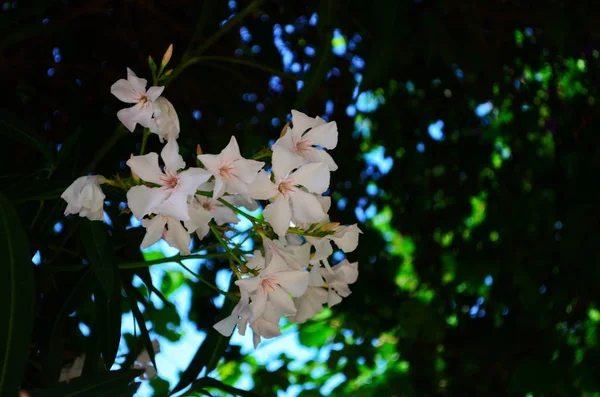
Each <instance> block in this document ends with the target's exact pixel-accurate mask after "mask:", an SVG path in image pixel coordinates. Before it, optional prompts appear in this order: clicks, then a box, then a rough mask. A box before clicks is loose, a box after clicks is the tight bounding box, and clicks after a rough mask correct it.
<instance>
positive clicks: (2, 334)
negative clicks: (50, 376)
mask: <svg viewBox="0 0 600 397" xmlns="http://www.w3.org/2000/svg"><path fill="white" fill-rule="evenodd" d="M0 252H2V255H3V260H2V261H0V272H1V273H2V277H0V318H1V319H2V321H1V322H0V396H11V395H16V393H17V390H18V388H19V386H20V384H21V381H22V380H23V372H24V369H25V365H26V364H27V359H28V357H29V337H30V336H31V328H32V322H33V265H32V264H31V252H30V251H29V243H28V239H27V236H26V234H25V231H24V230H23V227H22V226H21V222H20V221H19V217H18V215H17V213H16V211H15V210H14V208H13V207H12V206H11V205H10V203H9V202H8V200H7V199H6V198H5V197H4V196H3V195H1V194H0Z"/></svg>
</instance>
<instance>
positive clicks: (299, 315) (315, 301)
mask: <svg viewBox="0 0 600 397" xmlns="http://www.w3.org/2000/svg"><path fill="white" fill-rule="evenodd" d="M309 276H310V279H309V282H308V288H307V290H306V292H305V293H304V295H302V296H301V297H299V298H295V299H294V304H295V305H296V309H297V310H298V311H297V312H296V314H295V315H294V316H291V317H290V318H289V319H290V321H292V322H295V323H298V324H302V323H305V322H306V320H308V319H309V318H311V317H313V316H314V315H315V314H317V313H318V312H320V311H321V309H323V304H325V303H326V302H327V299H328V292H327V290H326V289H325V288H323V285H324V284H325V282H324V281H323V277H321V274H320V265H319V264H316V265H314V266H313V267H312V269H310V272H309Z"/></svg>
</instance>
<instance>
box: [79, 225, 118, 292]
mask: <svg viewBox="0 0 600 397" xmlns="http://www.w3.org/2000/svg"><path fill="white" fill-rule="evenodd" d="M79 227H80V231H81V239H82V241H83V246H84V248H85V251H86V253H87V256H88V259H89V261H90V266H91V267H92V269H93V271H94V274H95V276H96V279H97V280H98V282H99V283H100V285H101V286H102V288H103V289H104V292H105V293H106V295H108V296H110V295H111V294H112V290H113V288H114V287H115V274H116V273H117V272H118V269H117V263H116V261H115V260H114V250H113V246H112V240H111V238H110V236H109V235H108V226H107V225H106V224H105V223H104V222H100V221H90V220H89V219H86V218H79Z"/></svg>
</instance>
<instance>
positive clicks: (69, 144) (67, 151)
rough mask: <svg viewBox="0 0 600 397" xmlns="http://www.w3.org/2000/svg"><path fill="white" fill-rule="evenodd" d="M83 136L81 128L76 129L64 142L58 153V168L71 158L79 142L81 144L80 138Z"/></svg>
mask: <svg viewBox="0 0 600 397" xmlns="http://www.w3.org/2000/svg"><path fill="white" fill-rule="evenodd" d="M80 136H81V126H79V127H77V128H76V129H75V132H73V133H72V134H71V135H69V137H68V138H67V139H66V140H65V141H64V142H63V144H62V146H61V148H60V150H59V151H58V155H57V156H56V166H57V167H58V166H59V165H61V164H62V163H63V162H64V161H65V160H67V159H68V158H70V157H71V153H72V152H73V149H74V148H75V145H76V144H77V142H79V138H80Z"/></svg>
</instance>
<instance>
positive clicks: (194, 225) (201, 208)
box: [185, 186, 239, 240]
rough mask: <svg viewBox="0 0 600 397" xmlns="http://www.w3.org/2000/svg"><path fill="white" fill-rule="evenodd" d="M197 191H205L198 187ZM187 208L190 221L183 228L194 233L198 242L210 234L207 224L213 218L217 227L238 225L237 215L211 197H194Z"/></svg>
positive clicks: (226, 198)
mask: <svg viewBox="0 0 600 397" xmlns="http://www.w3.org/2000/svg"><path fill="white" fill-rule="evenodd" d="M198 190H205V189H204V188H203V187H202V186H200V187H199V188H198ZM224 199H225V200H228V199H230V197H229V196H228V197H225V198H224ZM228 201H230V200H228ZM188 206H189V212H190V219H189V220H188V221H186V222H185V227H186V228H187V229H188V230H190V231H192V232H196V234H197V235H198V238H199V239H200V240H202V239H203V238H204V237H205V236H206V235H207V234H208V233H209V232H210V227H209V226H208V223H209V222H210V220H211V219H213V218H214V220H215V222H216V223H217V225H223V224H225V223H238V221H239V219H238V217H237V215H236V214H235V212H234V211H233V210H232V209H231V208H229V207H227V206H226V205H224V204H223V203H221V202H220V201H218V200H216V199H214V198H212V197H206V196H201V195H195V196H193V197H192V198H191V199H190V202H189V204H188Z"/></svg>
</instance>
